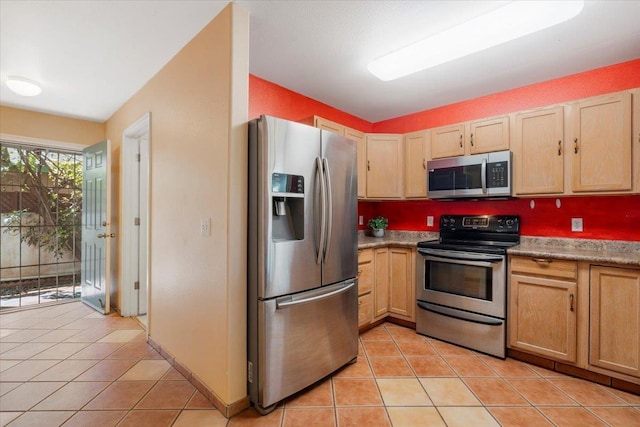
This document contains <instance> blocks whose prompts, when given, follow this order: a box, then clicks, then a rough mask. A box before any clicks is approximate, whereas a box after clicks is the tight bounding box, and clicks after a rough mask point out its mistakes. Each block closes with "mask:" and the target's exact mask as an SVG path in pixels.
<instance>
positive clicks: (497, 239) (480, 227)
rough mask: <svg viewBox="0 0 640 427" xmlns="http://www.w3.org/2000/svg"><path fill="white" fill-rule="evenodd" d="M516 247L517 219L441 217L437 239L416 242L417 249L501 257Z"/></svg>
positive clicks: (474, 216) (480, 216)
mask: <svg viewBox="0 0 640 427" xmlns="http://www.w3.org/2000/svg"><path fill="white" fill-rule="evenodd" d="M518 243H520V218H519V217H518V216H515V215H442V216H441V217H440V239H439V240H428V241H424V242H419V243H418V248H419V249H420V248H423V249H429V248H431V249H446V250H455V251H467V252H481V253H496V254H503V253H506V251H507V248H509V247H511V246H514V245H517V244H518Z"/></svg>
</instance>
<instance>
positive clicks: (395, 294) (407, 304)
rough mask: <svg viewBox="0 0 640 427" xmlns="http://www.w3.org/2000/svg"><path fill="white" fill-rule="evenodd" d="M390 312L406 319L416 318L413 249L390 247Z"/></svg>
mask: <svg viewBox="0 0 640 427" xmlns="http://www.w3.org/2000/svg"><path fill="white" fill-rule="evenodd" d="M389 265H390V270H389V312H390V313H395V314H399V315H400V316H402V317H403V318H406V320H415V318H414V315H413V313H414V306H415V305H416V301H415V297H414V286H413V273H412V271H413V251H412V250H411V249H407V248H389Z"/></svg>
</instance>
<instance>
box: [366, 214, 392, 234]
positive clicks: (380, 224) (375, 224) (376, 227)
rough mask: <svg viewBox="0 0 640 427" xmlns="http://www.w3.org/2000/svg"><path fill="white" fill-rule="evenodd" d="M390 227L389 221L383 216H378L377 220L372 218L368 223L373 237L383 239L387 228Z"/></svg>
mask: <svg viewBox="0 0 640 427" xmlns="http://www.w3.org/2000/svg"><path fill="white" fill-rule="evenodd" d="M388 225H389V221H388V220H387V218H385V217H383V216H377V217H375V218H371V219H370V220H369V221H368V222H367V226H369V228H371V234H372V235H373V237H383V236H384V229H385V228H387V226H388Z"/></svg>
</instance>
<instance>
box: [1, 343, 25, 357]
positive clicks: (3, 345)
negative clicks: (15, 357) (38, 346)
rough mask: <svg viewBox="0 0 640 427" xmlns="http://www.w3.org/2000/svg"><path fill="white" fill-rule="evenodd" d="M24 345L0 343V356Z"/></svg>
mask: <svg viewBox="0 0 640 427" xmlns="http://www.w3.org/2000/svg"><path fill="white" fill-rule="evenodd" d="M22 344H24V343H21V342H0V354H2V353H6V352H7V351H9V350H12V349H14V348H16V347H18V346H21V345H22Z"/></svg>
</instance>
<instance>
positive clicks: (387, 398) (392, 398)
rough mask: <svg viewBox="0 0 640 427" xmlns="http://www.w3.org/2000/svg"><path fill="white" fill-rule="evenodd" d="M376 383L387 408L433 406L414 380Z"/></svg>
mask: <svg viewBox="0 0 640 427" xmlns="http://www.w3.org/2000/svg"><path fill="white" fill-rule="evenodd" d="M376 382H377V383H378V388H379V389H380V393H381V394H382V400H383V402H384V405H385V406H387V407H389V406H432V405H433V404H432V403H431V400H430V399H429V397H428V396H427V393H426V392H425V391H424V388H422V385H421V384H420V381H418V380H417V379H416V378H406V379H405V378H397V379H396V378H387V379H385V378H382V379H378V380H376Z"/></svg>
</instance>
